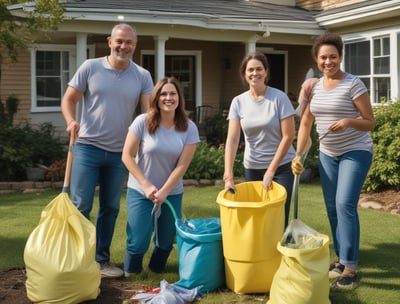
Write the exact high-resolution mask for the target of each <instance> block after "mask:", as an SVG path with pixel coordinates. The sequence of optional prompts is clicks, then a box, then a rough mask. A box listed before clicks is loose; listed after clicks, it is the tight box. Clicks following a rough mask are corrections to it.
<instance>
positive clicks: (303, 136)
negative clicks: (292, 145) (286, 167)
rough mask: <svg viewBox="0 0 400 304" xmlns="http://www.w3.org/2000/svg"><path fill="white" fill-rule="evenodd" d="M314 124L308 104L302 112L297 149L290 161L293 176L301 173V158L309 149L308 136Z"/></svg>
mask: <svg viewBox="0 0 400 304" xmlns="http://www.w3.org/2000/svg"><path fill="white" fill-rule="evenodd" d="M313 124H314V115H312V114H311V112H310V104H308V105H307V106H306V108H305V110H304V113H303V116H302V117H301V120H300V127H299V131H298V133H297V147H296V157H295V158H294V159H293V161H292V171H293V174H295V175H300V174H301V172H303V169H304V168H303V164H302V163H301V157H302V156H303V155H304V154H305V153H306V152H307V150H308V149H309V148H310V147H309V145H310V143H311V142H310V134H311V129H312V127H313Z"/></svg>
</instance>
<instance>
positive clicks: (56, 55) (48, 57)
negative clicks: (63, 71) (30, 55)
mask: <svg viewBox="0 0 400 304" xmlns="http://www.w3.org/2000/svg"><path fill="white" fill-rule="evenodd" d="M36 75H37V76H44V75H46V76H58V75H60V52H47V51H38V52H37V53H36Z"/></svg>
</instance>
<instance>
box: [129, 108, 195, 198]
mask: <svg viewBox="0 0 400 304" xmlns="http://www.w3.org/2000/svg"><path fill="white" fill-rule="evenodd" d="M129 132H132V134H134V135H135V136H137V137H138V138H140V144H139V149H138V153H137V156H136V162H137V164H138V166H139V168H140V170H141V171H142V173H143V174H144V176H145V177H146V178H147V179H148V180H149V181H150V182H151V183H152V184H153V185H154V186H156V187H157V188H158V189H160V188H161V187H162V186H163V185H164V184H165V182H166V181H167V179H168V177H169V175H170V174H171V172H172V171H173V170H174V169H175V167H176V163H177V162H178V159H179V157H180V155H181V153H182V150H183V148H184V146H185V145H189V144H194V143H198V142H199V141H200V138H199V132H198V129H197V127H196V125H195V124H194V122H193V121H191V120H189V125H188V129H187V130H186V131H185V132H179V131H176V130H175V128H174V127H173V128H171V129H165V128H164V127H163V126H161V125H160V126H159V127H158V129H157V130H156V132H155V133H153V134H149V132H148V130H147V113H145V114H141V115H139V116H138V117H136V118H135V120H134V121H133V123H132V124H131V126H130V127H129ZM128 187H129V188H133V189H135V190H136V191H138V192H140V193H142V194H143V195H144V192H143V190H142V186H141V185H140V183H139V182H138V181H137V180H136V178H135V177H134V176H133V175H132V174H131V173H129V179H128ZM181 193H183V181H182V179H181V180H180V181H179V182H178V184H177V185H176V186H175V188H173V189H172V190H171V192H170V193H169V194H170V195H175V194H181Z"/></svg>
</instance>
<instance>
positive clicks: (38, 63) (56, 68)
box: [32, 49, 71, 112]
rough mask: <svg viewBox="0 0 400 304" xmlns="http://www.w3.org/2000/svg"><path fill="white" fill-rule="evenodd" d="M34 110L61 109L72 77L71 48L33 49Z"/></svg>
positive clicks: (48, 110)
mask: <svg viewBox="0 0 400 304" xmlns="http://www.w3.org/2000/svg"><path fill="white" fill-rule="evenodd" d="M32 55H33V56H32V57H33V60H32V73H33V75H32V79H33V80H34V81H33V83H32V111H34V112H50V111H59V110H60V108H61V99H62V96H63V95H64V92H65V90H66V88H67V83H68V81H69V79H70V76H71V75H70V67H71V50H68V49H66V50H63V49H58V50H52V49H49V50H45V49H43V50H41V49H38V50H33V54H32Z"/></svg>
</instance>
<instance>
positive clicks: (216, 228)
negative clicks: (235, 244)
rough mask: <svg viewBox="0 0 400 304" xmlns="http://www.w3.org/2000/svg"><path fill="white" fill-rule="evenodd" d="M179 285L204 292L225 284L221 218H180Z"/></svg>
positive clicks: (177, 221) (177, 240) (177, 222)
mask: <svg viewBox="0 0 400 304" xmlns="http://www.w3.org/2000/svg"><path fill="white" fill-rule="evenodd" d="M175 226H176V232H177V233H176V242H177V245H178V261H179V281H178V282H176V283H174V284H175V285H177V286H179V287H183V288H186V289H193V288H196V287H198V288H199V290H198V294H199V295H203V294H205V293H208V292H211V291H213V290H215V289H218V288H220V287H222V286H223V285H224V284H225V268H224V256H223V251H222V233H221V223H220V219H219V218H208V219H186V220H184V221H182V220H180V219H177V220H176V221H175Z"/></svg>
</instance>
